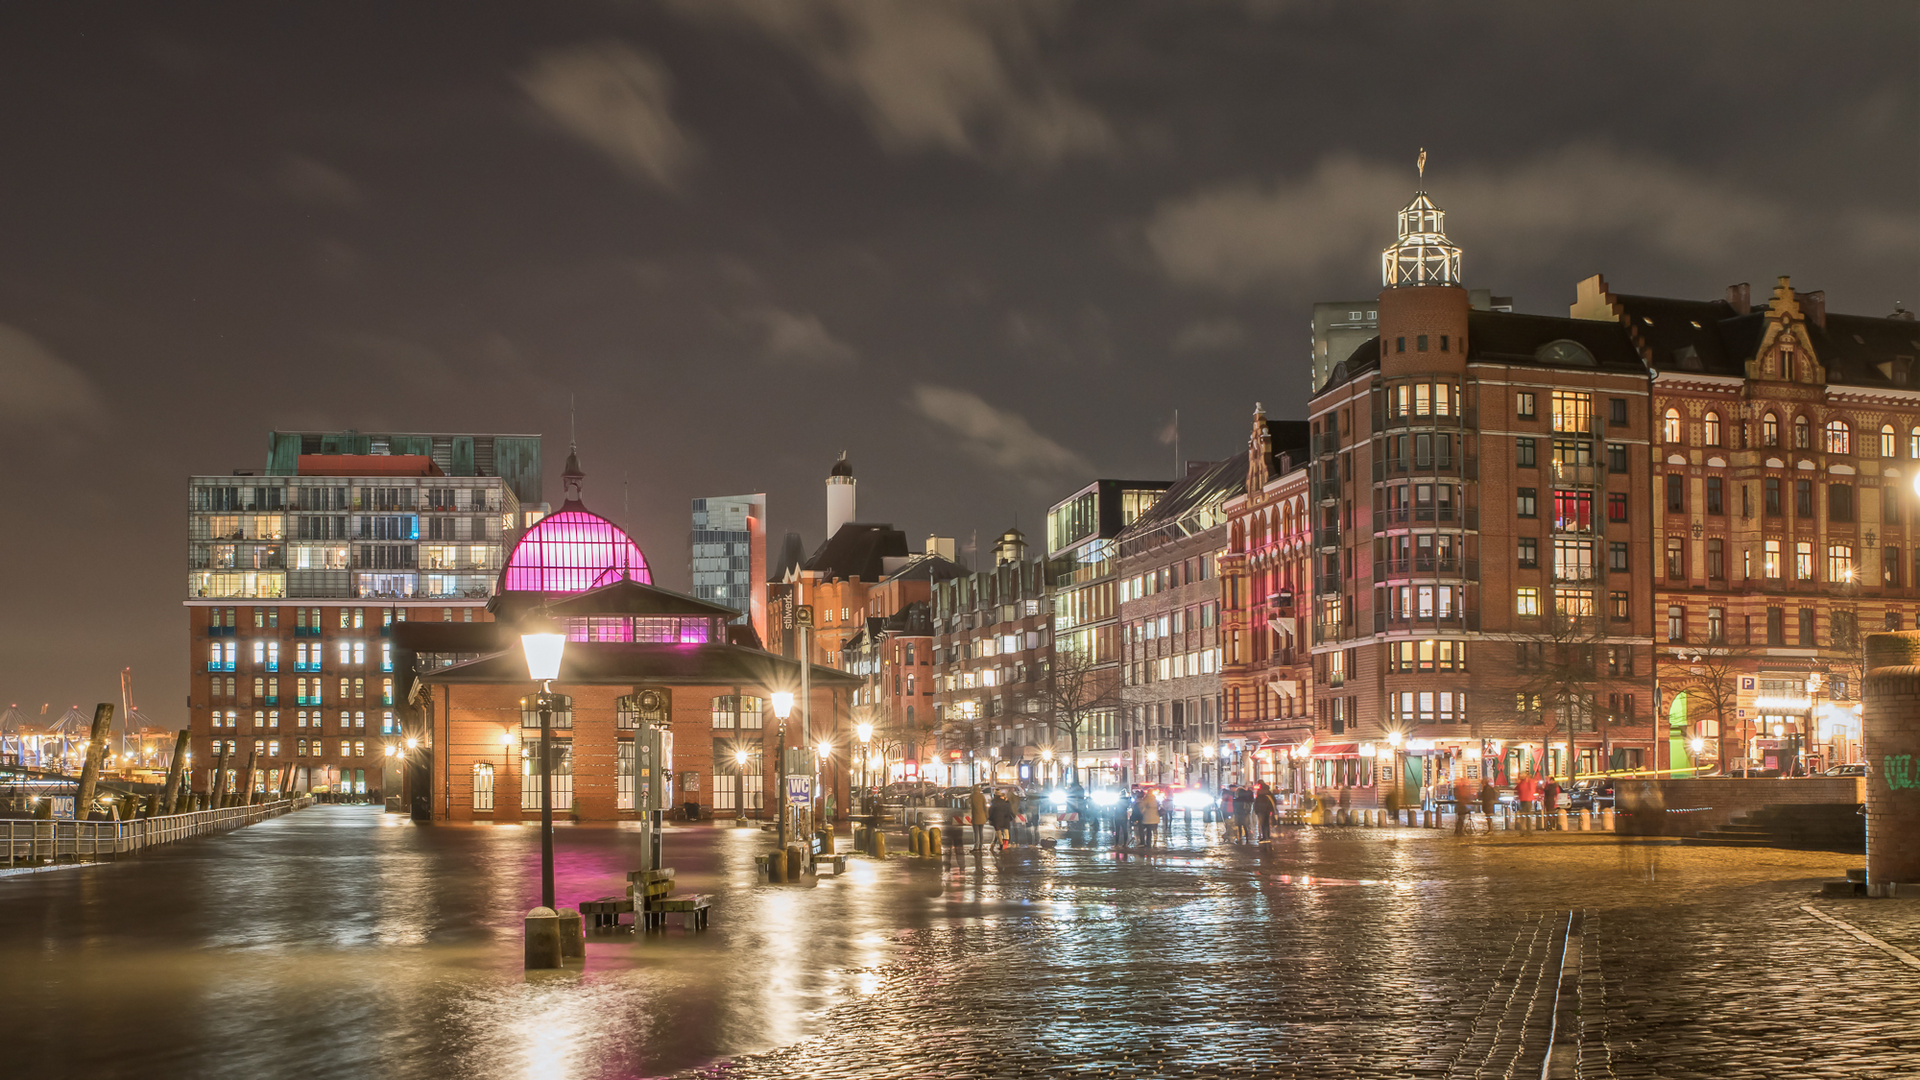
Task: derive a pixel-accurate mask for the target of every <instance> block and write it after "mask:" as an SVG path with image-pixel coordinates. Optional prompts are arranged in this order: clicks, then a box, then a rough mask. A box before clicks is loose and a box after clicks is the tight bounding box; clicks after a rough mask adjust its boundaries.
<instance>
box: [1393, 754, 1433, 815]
mask: <svg viewBox="0 0 1920 1080" xmlns="http://www.w3.org/2000/svg"><path fill="white" fill-rule="evenodd" d="M1426 766H1427V759H1426V758H1420V757H1408V758H1407V759H1406V764H1405V765H1403V766H1402V767H1401V769H1400V801H1401V805H1403V806H1419V805H1420V789H1421V788H1422V787H1424V786H1425V785H1426Z"/></svg>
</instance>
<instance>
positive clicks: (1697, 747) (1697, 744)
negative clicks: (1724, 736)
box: [1687, 737, 1707, 754]
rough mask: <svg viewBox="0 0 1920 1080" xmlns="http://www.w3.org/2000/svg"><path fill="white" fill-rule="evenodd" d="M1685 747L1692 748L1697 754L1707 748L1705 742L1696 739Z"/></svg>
mask: <svg viewBox="0 0 1920 1080" xmlns="http://www.w3.org/2000/svg"><path fill="white" fill-rule="evenodd" d="M1687 745H1689V746H1691V747H1693V752H1694V753H1696V754H1697V753H1699V752H1700V751H1702V750H1705V749H1706V748H1707V740H1705V739H1702V738H1698V737H1696V738H1694V739H1693V741H1692V742H1690V743H1688V744H1687Z"/></svg>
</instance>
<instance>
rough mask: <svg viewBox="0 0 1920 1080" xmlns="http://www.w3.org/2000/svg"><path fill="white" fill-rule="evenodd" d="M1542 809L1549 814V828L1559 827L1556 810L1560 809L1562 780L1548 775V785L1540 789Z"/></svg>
mask: <svg viewBox="0 0 1920 1080" xmlns="http://www.w3.org/2000/svg"><path fill="white" fill-rule="evenodd" d="M1540 809H1541V810H1542V811H1543V812H1545V814H1546V815H1547V822H1548V826H1547V827H1548V828H1558V827H1559V824H1558V819H1557V818H1556V817H1555V812H1556V811H1558V810H1559V809H1560V782H1559V781H1557V780H1555V779H1554V778H1553V777H1551V776H1549V777H1547V786H1546V787H1544V788H1542V789H1541V790H1540Z"/></svg>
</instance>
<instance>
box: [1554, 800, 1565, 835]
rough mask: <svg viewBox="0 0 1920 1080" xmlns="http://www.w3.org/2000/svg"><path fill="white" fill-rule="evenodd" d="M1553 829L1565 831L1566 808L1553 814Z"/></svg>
mask: <svg viewBox="0 0 1920 1080" xmlns="http://www.w3.org/2000/svg"><path fill="white" fill-rule="evenodd" d="M1553 827H1554V828H1556V829H1559V830H1560V831H1561V832H1566V831H1567V808H1566V807H1564V806H1563V807H1561V808H1560V809H1558V810H1555V811H1554V812H1553Z"/></svg>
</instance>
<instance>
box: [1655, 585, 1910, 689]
mask: <svg viewBox="0 0 1920 1080" xmlns="http://www.w3.org/2000/svg"><path fill="white" fill-rule="evenodd" d="M1695 618H1697V615H1696V614H1695V613H1694V609H1689V608H1688V606H1687V605H1685V604H1669V605H1667V640H1668V641H1670V642H1689V641H1696V642H1697V641H1701V640H1702V639H1701V638H1699V637H1695V636H1694V635H1695V634H1697V633H1698V632H1699V631H1700V630H1702V629H1704V631H1705V638H1704V641H1705V642H1706V643H1707V644H1713V645H1721V644H1739V645H1762V644H1764V645H1793V646H1799V647H1801V648H1806V649H1811V648H1817V647H1818V646H1819V645H1820V644H1821V642H1819V641H1818V635H1817V633H1816V631H1817V630H1818V628H1819V619H1818V613H1817V612H1816V610H1815V609H1813V608H1810V607H1803V608H1797V609H1795V611H1794V613H1793V624H1792V627H1791V633H1789V627H1788V623H1787V609H1785V608H1780V607H1770V608H1768V609H1767V611H1766V615H1765V617H1764V619H1765V622H1764V625H1763V626H1762V627H1761V628H1760V631H1759V635H1763V636H1757V635H1756V632H1755V628H1754V625H1753V616H1751V615H1743V616H1741V621H1740V626H1739V627H1737V628H1736V627H1729V626H1728V625H1727V609H1726V608H1723V607H1708V608H1707V611H1706V625H1705V626H1704V627H1701V626H1700V625H1699V624H1698V623H1696V622H1694V621H1693V620H1694V619H1695ZM1916 621H1917V622H1920V620H1916ZM1901 623H1902V619H1901V615H1900V613H1899V612H1898V611H1889V612H1887V613H1886V615H1885V623H1884V626H1885V628H1886V629H1888V630H1898V629H1900V628H1901ZM1730 635H1732V636H1731V637H1730ZM1825 644H1826V645H1828V646H1830V647H1832V648H1836V649H1852V648H1857V647H1858V646H1859V644H1860V624H1859V617H1858V615H1856V614H1855V613H1854V612H1852V611H1847V610H1843V609H1837V608H1836V609H1834V610H1832V611H1829V612H1828V615H1827V640H1826V642H1825ZM1762 693H1765V691H1764V690H1763V691H1762Z"/></svg>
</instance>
